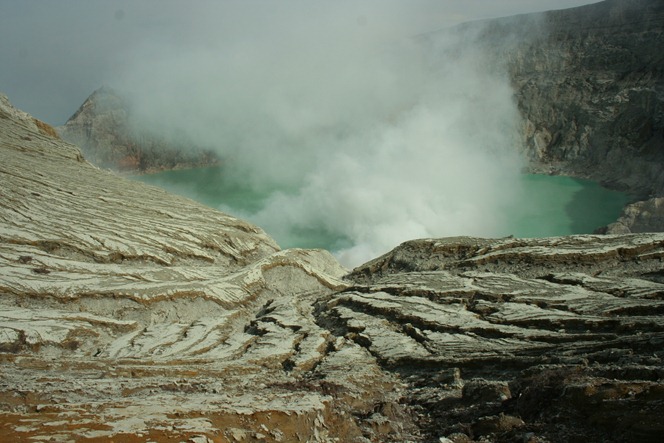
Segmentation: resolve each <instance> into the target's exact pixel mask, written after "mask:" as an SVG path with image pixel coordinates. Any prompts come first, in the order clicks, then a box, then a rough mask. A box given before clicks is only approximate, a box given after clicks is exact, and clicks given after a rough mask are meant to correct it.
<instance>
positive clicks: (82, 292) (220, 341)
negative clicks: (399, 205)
mask: <svg viewBox="0 0 664 443" xmlns="http://www.w3.org/2000/svg"><path fill="white" fill-rule="evenodd" d="M0 153H1V156H2V159H3V162H2V163H1V164H0V185H1V186H2V189H3V192H2V194H0V367H1V368H2V369H1V370H0V398H1V399H2V401H1V402H0V423H1V424H2V426H0V440H3V441H16V442H20V441H33V442H34V441H63V442H65V441H90V442H94V441H110V440H115V441H128V442H132V441H135V442H145V441H152V442H212V441H214V442H238V441H240V442H241V441H245V442H251V441H269V442H296V441H303V442H304V441H321V442H333V441H344V442H367V441H374V442H383V441H385V442H387V441H395V442H397V441H398V442H404V441H413V442H440V441H445V442H447V441H453V442H469V441H498V442H508V441H510V442H511V441H527V442H533V443H534V442H546V441H550V442H554V441H555V442H564V441H579V440H583V441H616V442H618V441H634V440H635V439H637V440H639V441H659V437H660V436H661V433H662V431H663V429H662V424H661V420H660V418H661V416H662V415H663V414H664V381H663V379H664V363H663V362H662V359H663V358H664V352H663V351H662V349H664V348H662V344H663V343H664V320H663V318H664V317H662V313H664V273H663V271H662V269H663V268H662V262H663V259H664V234H629V235H604V236H603V235H588V236H572V237H560V238H547V239H530V240H524V239H514V238H505V239H479V238H468V237H460V238H450V239H423V240H415V241H411V242H407V243H405V244H403V245H402V246H400V247H398V248H397V249H395V250H394V251H392V252H390V253H388V254H386V255H384V256H382V257H379V258H377V259H375V260H373V261H371V262H369V263H367V264H365V265H363V266H361V267H359V268H357V269H355V270H353V271H352V272H350V273H348V271H347V270H345V269H343V268H342V267H341V266H339V265H338V264H337V262H336V261H335V260H334V258H333V257H332V256H331V255H330V254H329V253H327V252H325V251H321V250H286V251H280V250H279V248H278V246H277V245H276V244H275V243H274V241H273V240H271V239H270V238H269V237H268V236H266V235H265V233H264V232H263V231H262V230H261V229H260V228H257V227H255V226H252V225H250V224H248V223H246V222H243V221H240V220H237V219H235V218H233V217H230V216H227V215H225V214H222V213H219V212H217V211H214V210H212V209H209V208H206V207H203V206H201V205H199V204H196V203H195V202H192V201H190V200H187V199H183V198H181V197H177V196H173V195H169V194H167V193H166V192H164V191H161V190H159V189H156V188H153V187H149V186H146V185H143V184H140V183H135V182H129V181H127V180H124V179H123V178H121V177H118V176H117V175H114V174H111V173H109V172H106V171H102V170H99V169H97V168H96V167H94V166H92V165H91V164H89V163H87V162H85V161H84V160H83V158H82V156H81V153H80V151H79V150H78V148H76V147H75V146H73V145H70V144H67V143H65V142H63V141H61V140H58V139H55V138H53V137H52V136H49V135H46V134H44V133H43V132H42V131H40V130H39V128H38V127H37V126H36V125H35V124H34V122H33V121H32V120H31V118H30V117H29V116H27V115H26V114H24V113H21V112H20V111H17V110H15V109H13V108H12V107H11V106H10V105H9V104H8V102H7V101H6V99H4V98H3V99H2V100H0Z"/></svg>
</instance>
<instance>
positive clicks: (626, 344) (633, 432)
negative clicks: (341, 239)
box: [320, 234, 664, 442]
mask: <svg viewBox="0 0 664 443" xmlns="http://www.w3.org/2000/svg"><path fill="white" fill-rule="evenodd" d="M663 257H664V235H662V234H651V235H629V236H572V237H560V238H548V239H537V240H535V239H533V240H521V239H511V238H510V239H502V240H487V239H479V238H466V237H461V238H449V239H430V240H416V241H411V242H407V243H405V244H403V245H401V246H400V247H398V248H397V249H395V250H394V251H392V252H390V253H388V254H386V255H385V256H383V257H380V258H378V259H376V260H374V261H372V262H370V263H367V264H366V265H363V266H361V267H359V268H357V269H355V270H354V271H353V272H352V273H351V274H349V276H347V279H348V280H349V281H351V282H353V284H354V286H353V287H351V288H349V289H347V290H344V291H342V292H338V293H336V294H334V295H333V296H332V297H330V298H329V300H328V301H327V302H326V303H325V304H324V305H323V306H321V307H320V311H321V316H322V317H323V318H324V319H325V321H324V323H325V324H328V325H333V327H332V330H334V331H335V332H336V333H337V334H345V335H346V336H348V337H352V338H353V340H355V342H356V343H360V344H362V345H363V346H365V347H366V348H367V349H368V350H369V351H370V352H371V354H372V355H373V356H374V357H376V359H377V360H378V361H379V363H380V365H381V366H382V367H383V368H384V370H386V371H388V372H392V373H395V374H398V375H399V376H400V378H401V379H402V380H404V381H405V382H406V383H407V386H408V388H407V389H406V391H405V399H406V404H407V405H409V406H411V408H412V410H413V411H414V412H415V414H416V416H417V417H418V418H417V420H416V421H417V424H418V426H419V427H420V430H421V431H422V433H423V434H424V435H427V436H428V439H427V440H426V441H435V438H434V437H436V436H441V437H442V439H441V440H440V441H454V442H467V441H493V442H495V441H502V442H514V441H528V442H545V441H547V442H548V441H550V442H564V441H616V442H617V441H621V442H626V441H652V442H654V441H659V439H660V437H661V433H662V432H663V431H664V426H663V425H662V423H661V421H660V420H659V419H658V418H657V417H662V416H664V415H663V414H664V361H663V358H664V347H662V345H663V344H664V317H662V313H664V284H663V283H664V271H663V269H662V258H663ZM445 439H447V440H445Z"/></svg>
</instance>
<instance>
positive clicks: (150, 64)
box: [120, 2, 521, 265]
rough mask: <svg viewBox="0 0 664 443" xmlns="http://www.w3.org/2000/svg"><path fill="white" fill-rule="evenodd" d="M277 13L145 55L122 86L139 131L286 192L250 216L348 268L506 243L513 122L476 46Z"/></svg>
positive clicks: (322, 13) (250, 16)
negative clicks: (297, 232) (177, 140)
mask: <svg viewBox="0 0 664 443" xmlns="http://www.w3.org/2000/svg"><path fill="white" fill-rule="evenodd" d="M270 4H271V3H261V5H265V6H266V7H267V9H268V10H267V11H266V10H251V8H249V7H246V8H240V9H235V10H233V11H232V12H233V13H234V14H236V15H237V17H233V18H232V19H229V20H228V23H235V25H234V26H236V27H237V28H239V29H231V30H229V29H227V28H226V27H224V26H221V25H219V26H218V27H215V23H214V22H213V21H212V20H210V19H209V17H203V18H202V22H198V28H197V29H198V31H197V32H196V33H194V34H193V35H190V36H189V37H188V40H187V41H182V42H179V43H177V44H169V45H164V44H163V42H161V41H156V42H143V43H142V44H141V45H139V46H138V47H137V48H136V50H135V56H134V59H133V60H134V62H133V63H132V64H130V65H129V67H128V69H127V70H126V71H125V72H123V73H122V75H121V77H120V78H121V81H122V84H121V85H123V86H124V89H126V90H128V92H129V93H130V94H129V95H130V96H131V97H133V100H134V106H135V110H136V112H137V113H139V114H140V115H141V116H142V120H141V122H142V124H145V125H147V126H149V127H150V128H152V129H153V130H160V131H174V132H182V133H184V134H186V135H187V137H189V138H191V139H192V140H194V141H195V142H196V143H198V144H200V145H202V146H204V147H212V148H215V149H217V150H218V152H219V153H220V154H221V156H222V158H224V159H225V164H226V167H227V168H228V174H232V175H233V179H234V180H236V181H238V182H244V183H245V184H248V185H251V186H254V187H255V188H256V189H266V188H268V189H269V188H276V189H282V190H286V191H285V192H277V193H275V194H274V195H273V196H272V198H270V200H269V201H268V202H267V204H266V205H265V207H264V208H263V210H261V211H260V212H259V213H258V214H253V215H251V216H250V217H249V218H251V220H252V221H254V222H256V223H257V224H259V225H260V226H262V227H264V228H265V229H266V230H267V231H268V232H269V233H271V234H273V235H275V236H276V237H277V238H279V237H280V236H281V237H283V236H286V235H287V233H288V231H290V230H293V229H305V230H306V229H307V228H309V227H313V226H323V227H325V229H326V230H327V231H329V232H330V233H332V234H334V235H336V236H339V237H344V238H346V239H348V244H346V245H343V247H342V248H341V250H339V251H336V252H337V255H338V257H339V258H340V260H341V261H342V263H344V264H346V265H356V264H359V263H361V262H362V261H364V260H367V259H370V258H373V257H375V256H376V255H378V254H380V253H383V252H386V251H387V250H389V249H391V248H393V247H394V246H396V245H397V244H398V243H400V242H402V241H404V240H407V239H411V238H417V237H432V236H447V235H485V236H495V235H503V234H505V233H506V230H505V226H504V225H503V221H502V219H503V215H504V212H505V211H506V208H507V207H508V206H509V205H510V204H511V202H512V201H513V199H514V198H516V196H517V195H518V184H519V178H518V175H519V171H520V167H521V163H520V160H519V158H518V154H517V151H518V149H517V146H516V140H517V138H516V136H515V135H516V130H517V122H518V113H517V110H516V107H515V104H514V101H513V98H512V94H513V93H512V90H511V88H510V87H509V83H508V80H507V76H506V75H505V74H504V73H503V72H501V70H500V69H494V68H493V67H489V66H487V65H486V63H485V62H484V60H485V58H484V54H483V52H482V50H481V49H480V48H477V47H475V45H474V44H473V43H472V41H473V38H472V36H470V35H468V34H466V35H464V36H463V38H458V37H454V36H453V34H451V33H446V34H442V33H441V34H439V35H437V36H436V37H435V38H433V40H432V41H433V44H424V43H423V42H422V39H407V38H404V39H396V38H393V36H390V35H389V33H388V32H387V31H386V29H388V28H389V27H387V26H383V27H378V28H379V29H378V31H379V32H376V33H372V26H371V18H370V17H371V16H369V17H368V18H367V16H363V15H359V16H358V15H354V13H350V14H349V13H348V11H344V10H342V9H340V8H338V7H336V6H334V5H336V4H337V3H334V4H332V3H316V5H318V6H320V5H323V6H324V7H321V9H322V10H313V9H312V8H311V7H310V6H306V5H307V3H305V2H301V3H289V5H290V7H289V8H283V7H282V8H276V9H275V8H274V7H268V6H267V5H270ZM279 4H280V5H284V4H285V3H281V2H280V3H279ZM341 4H342V5H344V6H349V4H347V3H344V2H341ZM220 13H221V12H220ZM192 14H194V16H195V12H192ZM238 22H239V23H240V24H239V25H238V24H237V23H238ZM201 23H202V24H201ZM390 37H391V38H390ZM464 39H465V40H464ZM429 43H431V42H429ZM240 215H242V214H240Z"/></svg>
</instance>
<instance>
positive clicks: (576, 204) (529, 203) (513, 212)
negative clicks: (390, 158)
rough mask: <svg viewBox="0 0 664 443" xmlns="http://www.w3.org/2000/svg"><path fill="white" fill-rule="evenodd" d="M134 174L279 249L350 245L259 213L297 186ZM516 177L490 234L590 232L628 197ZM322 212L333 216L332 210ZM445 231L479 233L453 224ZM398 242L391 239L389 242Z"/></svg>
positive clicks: (577, 183)
mask: <svg viewBox="0 0 664 443" xmlns="http://www.w3.org/2000/svg"><path fill="white" fill-rule="evenodd" d="M134 178H135V179H137V180H140V181H142V182H145V183H148V184H153V185H156V186H160V187H162V188H164V189H167V190H169V191H171V192H174V193H176V194H180V195H183V196H185V197H189V198H192V199H194V200H197V201H199V202H201V203H203V204H205V205H208V206H211V207H214V208H217V209H221V210H222V211H224V212H226V213H228V214H230V215H234V216H237V217H240V218H243V219H245V220H248V221H252V222H254V223H256V224H258V225H259V226H260V227H261V228H263V229H264V230H265V231H266V232H267V233H268V234H269V235H271V236H272V237H273V238H275V240H276V241H277V243H279V245H280V246H281V247H282V248H290V247H302V248H324V249H328V250H330V251H331V252H333V253H337V254H338V252H339V251H340V250H346V249H348V248H352V246H353V244H352V239H350V238H348V236H346V235H345V232H344V231H343V230H337V231H332V230H330V229H329V225H324V224H311V225H305V224H302V223H297V222H296V223H293V224H290V225H283V224H282V223H283V219H281V218H265V217H262V216H261V213H262V211H263V210H264V206H265V205H266V203H268V202H269V201H271V199H272V198H274V196H275V195H278V194H282V193H283V194H286V195H287V194H289V193H291V194H292V193H296V192H297V189H296V188H293V189H274V188H273V189H262V190H257V189H252V188H250V187H243V186H238V185H237V183H235V182H233V181H232V180H230V179H229V177H228V176H227V175H226V174H225V173H224V170H223V168H218V167H211V168H200V169H190V170H176V171H166V172H161V173H157V174H147V175H141V176H136V177H134ZM520 179H521V187H520V196H519V199H518V200H517V201H515V202H514V203H512V204H509V205H506V206H504V207H503V208H501V209H497V210H498V211H499V212H498V213H496V214H493V215H491V214H489V215H488V216H489V217H490V218H491V217H493V218H494V219H495V220H496V229H495V230H494V231H493V233H492V234H491V235H492V236H495V237H501V236H507V235H514V236H516V237H548V236H558V235H569V234H588V233H592V232H593V231H594V230H595V229H596V228H598V227H600V226H604V225H606V224H609V223H611V222H613V221H615V219H616V218H617V217H618V216H619V215H620V212H621V210H622V207H623V206H624V205H625V204H626V203H627V202H628V201H629V197H628V196H627V195H626V194H623V193H621V192H616V191H611V190H608V189H606V188H603V187H602V186H600V185H599V184H597V183H594V182H591V181H587V180H580V179H575V178H570V177H564V176H547V175H526V174H524V175H521V176H520ZM284 210H287V208H284ZM325 215H326V216H328V217H334V216H335V214H334V213H330V214H325ZM490 224H491V220H490V219H489V220H484V223H483V225H490ZM448 235H480V236H482V235H483V234H482V233H477V232H475V233H473V232H469V231H465V230H463V229H462V228H458V229H457V231H455V232H450V233H449V234H448ZM484 235H486V234H484ZM400 242H401V240H400V239H396V238H395V240H394V244H393V245H392V247H394V246H397V245H398V244H399V243H400ZM342 262H344V263H343V264H344V265H346V266H356V265H359V264H361V263H360V262H356V261H349V260H342Z"/></svg>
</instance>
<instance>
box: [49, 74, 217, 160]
mask: <svg viewBox="0 0 664 443" xmlns="http://www.w3.org/2000/svg"><path fill="white" fill-rule="evenodd" d="M130 120H131V110H130V109H129V106H128V103H127V102H126V101H125V100H124V99H123V98H122V96H121V95H119V94H118V93H117V92H115V91H114V90H112V89H110V88H108V87H102V88H100V89H98V90H96V91H94V92H93V93H92V94H91V95H90V97H88V98H87V99H86V100H85V102H84V103H83V104H82V105H81V107H80V108H79V109H78V110H77V111H76V113H75V114H74V115H73V116H72V117H71V118H70V119H69V120H68V121H67V123H65V125H64V126H62V127H60V128H59V133H60V135H61V137H62V138H63V139H64V140H66V141H68V142H70V143H73V144H75V145H77V146H80V147H81V150H82V151H83V154H84V156H85V158H86V159H87V160H88V161H90V162H91V163H93V164H95V165H97V166H101V167H105V168H111V169H115V170H123V171H155V170H162V169H176V168H183V167H196V166H207V165H211V164H215V163H216V162H217V161H218V158H217V156H216V154H214V153H213V152H212V151H205V150H202V149H200V148H198V147H196V146H193V145H192V144H191V143H187V142H186V141H180V142H176V141H175V140H173V138H172V137H170V136H160V135H156V134H154V133H150V132H148V131H146V130H143V129H140V128H136V127H133V126H132V125H131V124H130Z"/></svg>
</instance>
